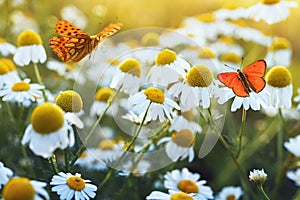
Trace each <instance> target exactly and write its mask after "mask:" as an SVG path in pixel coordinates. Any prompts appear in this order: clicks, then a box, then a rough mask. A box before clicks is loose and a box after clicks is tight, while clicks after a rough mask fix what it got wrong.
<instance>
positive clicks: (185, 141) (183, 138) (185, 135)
mask: <svg viewBox="0 0 300 200" xmlns="http://www.w3.org/2000/svg"><path fill="white" fill-rule="evenodd" d="M194 139H195V136H194V134H193V133H192V132H191V131H190V130H188V129H183V130H181V131H179V132H174V133H173V134H172V141H173V142H174V143H175V144H177V145H178V146H180V147H184V148H188V147H190V146H191V145H192V144H193V142H194Z"/></svg>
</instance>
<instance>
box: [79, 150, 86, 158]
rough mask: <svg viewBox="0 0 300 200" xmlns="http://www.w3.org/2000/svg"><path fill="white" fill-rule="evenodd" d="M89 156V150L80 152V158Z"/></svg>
mask: <svg viewBox="0 0 300 200" xmlns="http://www.w3.org/2000/svg"><path fill="white" fill-rule="evenodd" d="M86 157H87V152H86V151H84V152H82V153H81V154H80V156H79V158H86Z"/></svg>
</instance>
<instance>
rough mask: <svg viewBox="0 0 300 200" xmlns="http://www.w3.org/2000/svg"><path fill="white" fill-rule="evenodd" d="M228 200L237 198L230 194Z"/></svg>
mask: <svg viewBox="0 0 300 200" xmlns="http://www.w3.org/2000/svg"><path fill="white" fill-rule="evenodd" d="M226 200H235V196H234V195H233V194H230V195H228V196H227V197H226Z"/></svg>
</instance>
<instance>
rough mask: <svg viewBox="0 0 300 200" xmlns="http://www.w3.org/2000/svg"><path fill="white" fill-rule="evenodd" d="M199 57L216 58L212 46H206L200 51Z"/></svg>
mask: <svg viewBox="0 0 300 200" xmlns="http://www.w3.org/2000/svg"><path fill="white" fill-rule="evenodd" d="M198 57H199V58H203V59H210V58H214V57H215V54H214V52H213V51H212V50H211V49H210V48H208V47H206V48H203V49H201V50H200V51H199V53H198Z"/></svg>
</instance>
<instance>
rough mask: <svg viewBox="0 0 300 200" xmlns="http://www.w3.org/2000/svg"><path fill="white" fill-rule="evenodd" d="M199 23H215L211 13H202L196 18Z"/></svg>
mask: <svg viewBox="0 0 300 200" xmlns="http://www.w3.org/2000/svg"><path fill="white" fill-rule="evenodd" d="M197 18H198V19H199V20H200V21H202V22H206V23H212V22H214V21H215V16H214V14H213V13H204V14H201V15H199V16H198V17H197Z"/></svg>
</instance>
